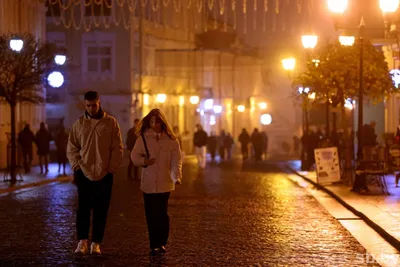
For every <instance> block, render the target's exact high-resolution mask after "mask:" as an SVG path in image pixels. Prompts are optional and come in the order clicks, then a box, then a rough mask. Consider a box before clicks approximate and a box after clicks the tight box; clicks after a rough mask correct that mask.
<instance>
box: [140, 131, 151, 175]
mask: <svg viewBox="0 0 400 267" xmlns="http://www.w3.org/2000/svg"><path fill="white" fill-rule="evenodd" d="M141 136H142V139H143V144H144V149H145V150H146V159H149V158H150V154H149V149H148V148H147V143H146V138H144V135H143V134H141ZM143 168H147V165H144V166H143Z"/></svg>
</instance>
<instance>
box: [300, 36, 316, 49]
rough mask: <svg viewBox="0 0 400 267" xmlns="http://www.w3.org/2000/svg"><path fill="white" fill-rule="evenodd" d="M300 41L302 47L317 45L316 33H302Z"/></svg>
mask: <svg viewBox="0 0 400 267" xmlns="http://www.w3.org/2000/svg"><path fill="white" fill-rule="evenodd" d="M301 42H302V43H303V47H304V48H306V49H313V48H315V46H317V43H318V36H316V35H303V36H302V37H301Z"/></svg>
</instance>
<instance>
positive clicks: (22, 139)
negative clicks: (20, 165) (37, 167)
mask: <svg viewBox="0 0 400 267" xmlns="http://www.w3.org/2000/svg"><path fill="white" fill-rule="evenodd" d="M34 142H35V134H34V133H33V132H32V131H31V129H30V126H29V124H27V125H25V127H24V129H23V130H22V131H21V132H20V133H19V134H18V143H19V145H20V146H21V151H22V159H23V161H24V169H25V173H29V172H30V171H31V166H32V156H33V155H32V154H33V153H32V149H33V145H32V144H33V143H34Z"/></svg>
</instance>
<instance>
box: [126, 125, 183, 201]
mask: <svg viewBox="0 0 400 267" xmlns="http://www.w3.org/2000/svg"><path fill="white" fill-rule="evenodd" d="M156 136H157V134H156V133H155V132H154V131H153V130H151V129H149V130H147V131H146V132H145V133H144V138H145V139H146V144H147V148H148V150H149V154H150V158H151V159H152V158H155V159H156V161H155V163H154V164H153V165H151V166H148V167H147V168H143V169H142V179H141V185H140V189H141V190H142V191H143V192H144V193H148V194H150V193H164V192H170V191H173V190H174V189H175V183H176V182H179V183H180V182H181V179H182V158H181V157H182V156H181V149H180V147H179V142H178V140H172V139H171V138H169V137H168V135H167V134H165V133H161V134H160V135H159V140H158V141H157V139H156ZM145 158H146V150H145V147H144V143H143V139H142V136H139V137H138V138H137V140H136V143H135V147H134V148H133V150H132V152H131V159H132V162H133V164H135V165H136V166H144V160H145Z"/></svg>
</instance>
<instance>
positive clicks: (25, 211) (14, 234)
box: [0, 161, 368, 266]
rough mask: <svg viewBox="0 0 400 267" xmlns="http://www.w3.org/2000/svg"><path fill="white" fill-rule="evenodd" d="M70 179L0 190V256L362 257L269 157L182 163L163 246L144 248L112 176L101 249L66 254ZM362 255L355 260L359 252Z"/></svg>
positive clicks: (189, 260) (90, 261)
mask: <svg viewBox="0 0 400 267" xmlns="http://www.w3.org/2000/svg"><path fill="white" fill-rule="evenodd" d="M75 207H76V190H75V186H74V185H73V184H71V183H63V184H56V185H54V184H52V185H46V186H42V187H36V188H32V189H30V190H25V191H23V192H20V193H14V194H11V195H8V196H4V197H1V198H0V224H1V225H0V226H1V231H0V240H1V242H0V266H296V265H308V266H365V265H367V264H368V263H366V261H365V255H366V251H365V249H364V248H363V247H362V246H361V245H360V244H359V243H357V241H356V240H355V239H354V238H353V237H352V236H351V235H350V234H349V232H347V230H345V229H344V228H343V227H342V226H341V225H340V224H339V223H338V222H337V221H336V220H335V219H334V218H332V217H331V216H330V215H329V214H328V213H327V212H326V211H325V210H324V209H323V208H322V207H321V206H320V205H319V204H318V202H317V201H316V200H315V199H314V198H312V197H311V196H310V195H309V194H308V193H307V192H306V191H304V190H303V189H301V188H299V187H297V186H295V185H294V184H293V183H292V182H290V181H289V180H288V179H286V178H285V176H284V174H282V173H279V170H278V169H277V168H276V167H274V166H272V165H266V164H264V165H259V166H253V165H251V164H250V163H249V164H246V165H245V166H241V165H240V163H239V162H236V163H233V162H232V163H225V164H223V165H221V166H216V165H214V166H208V167H207V168H206V169H205V170H204V171H198V170H197V167H196V165H195V164H194V162H193V161H190V162H188V163H187V164H185V166H184V181H183V184H182V185H181V186H180V187H179V188H178V189H177V191H175V192H174V193H173V194H172V196H171V199H170V209H169V213H170V217H171V235H170V240H169V243H168V245H167V249H168V253H167V254H166V255H165V256H156V257H150V256H149V255H148V252H149V251H148V241H147V228H146V223H145V218H144V210H143V201H142V195H141V192H140V190H139V182H137V181H133V182H132V181H128V180H127V179H126V178H125V176H124V170H121V173H120V174H119V175H118V176H117V177H116V178H115V180H114V188H113V198H112V203H111V208H110V213H109V220H108V225H107V230H106V236H105V240H104V245H103V247H102V248H103V255H102V256H90V255H85V256H74V254H73V253H72V252H73V250H74V248H75V246H76V240H75V213H74V210H75ZM363 259H364V260H363Z"/></svg>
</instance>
